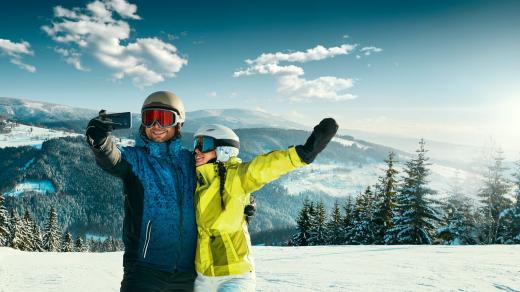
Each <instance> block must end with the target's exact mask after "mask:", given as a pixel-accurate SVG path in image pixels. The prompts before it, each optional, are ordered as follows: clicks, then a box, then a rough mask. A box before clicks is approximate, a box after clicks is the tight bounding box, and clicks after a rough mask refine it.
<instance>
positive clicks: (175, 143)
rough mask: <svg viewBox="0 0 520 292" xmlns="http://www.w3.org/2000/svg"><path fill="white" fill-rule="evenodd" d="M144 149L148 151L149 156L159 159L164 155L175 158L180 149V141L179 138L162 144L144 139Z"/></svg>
mask: <svg viewBox="0 0 520 292" xmlns="http://www.w3.org/2000/svg"><path fill="white" fill-rule="evenodd" d="M143 140H144V139H143ZM144 147H145V148H147V149H148V151H149V152H150V155H151V156H153V157H158V158H161V157H165V156H166V155H169V156H175V155H177V154H178V153H180V150H181V149H182V141H181V139H179V137H177V138H174V139H173V140H170V141H166V142H162V143H157V142H154V141H151V140H149V139H146V140H144Z"/></svg>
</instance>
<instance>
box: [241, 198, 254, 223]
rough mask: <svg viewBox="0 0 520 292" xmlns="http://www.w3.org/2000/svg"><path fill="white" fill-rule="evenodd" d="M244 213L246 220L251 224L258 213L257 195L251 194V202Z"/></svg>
mask: <svg viewBox="0 0 520 292" xmlns="http://www.w3.org/2000/svg"><path fill="white" fill-rule="evenodd" d="M244 214H245V215H246V222H247V224H249V222H251V220H253V216H255V214H256V199H255V196H253V195H251V196H250V198H249V204H248V205H246V207H245V208H244Z"/></svg>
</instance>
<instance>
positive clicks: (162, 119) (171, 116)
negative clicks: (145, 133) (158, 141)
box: [141, 108, 182, 128]
mask: <svg viewBox="0 0 520 292" xmlns="http://www.w3.org/2000/svg"><path fill="white" fill-rule="evenodd" d="M180 122H182V121H180V119H179V115H178V114H177V112H175V111H172V110H166V109H154V108H151V109H145V110H143V111H142V112H141V124H142V125H143V126H145V127H147V128H151V127H153V125H154V124H155V123H157V124H158V125H159V127H161V128H170V127H173V126H175V125H177V124H178V123H180Z"/></svg>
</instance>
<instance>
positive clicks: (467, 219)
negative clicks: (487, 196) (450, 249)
mask: <svg viewBox="0 0 520 292" xmlns="http://www.w3.org/2000/svg"><path fill="white" fill-rule="evenodd" d="M472 205H473V204H472V203H470V199H469V198H468V197H466V196H464V195H463V194H462V193H458V192H454V193H452V194H451V195H450V196H449V197H448V198H447V199H446V202H445V203H444V204H443V209H444V216H443V218H442V220H441V221H442V226H441V227H439V228H438V229H437V237H438V238H439V239H440V240H441V241H442V243H444V244H451V245H460V244H477V243H478V242H479V241H478V229H477V222H476V219H475V215H474V212H473V208H472Z"/></svg>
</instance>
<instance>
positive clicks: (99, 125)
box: [85, 110, 112, 147]
mask: <svg viewBox="0 0 520 292" xmlns="http://www.w3.org/2000/svg"><path fill="white" fill-rule="evenodd" d="M103 114H104V111H103V110H102V111H100V112H99V116H97V117H95V118H93V119H92V120H90V122H89V123H88V126H87V132H86V133H85V136H87V143H88V144H89V145H90V146H93V147H99V146H100V145H101V144H103V143H104V142H105V140H106V139H107V137H108V136H109V135H110V132H112V125H111V123H110V121H106V120H104V119H103Z"/></svg>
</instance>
